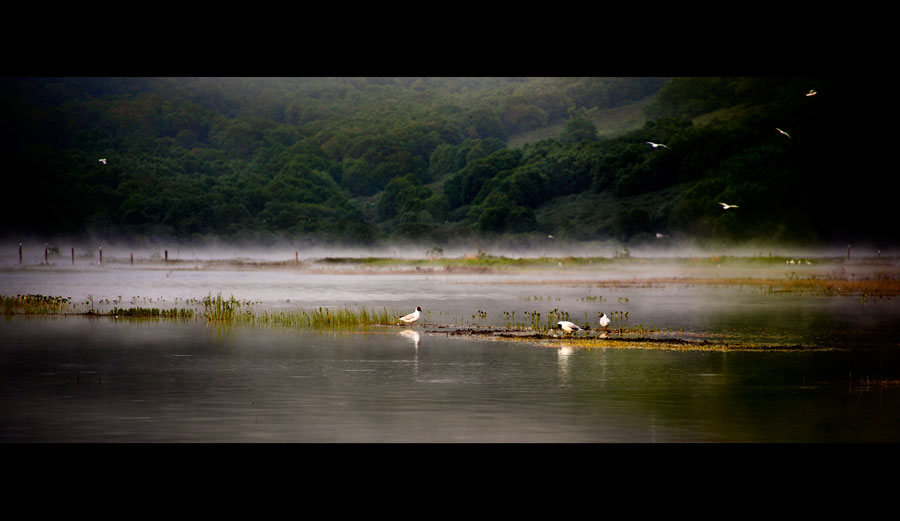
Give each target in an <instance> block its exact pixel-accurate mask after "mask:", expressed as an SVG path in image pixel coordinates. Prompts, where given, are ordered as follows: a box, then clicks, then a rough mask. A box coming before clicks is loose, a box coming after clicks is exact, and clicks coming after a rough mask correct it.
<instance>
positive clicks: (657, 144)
mask: <svg viewBox="0 0 900 521" xmlns="http://www.w3.org/2000/svg"><path fill="white" fill-rule="evenodd" d="M644 143H647V144H648V145H650V146H651V147H653V148H657V147H663V148H669V147H667V146H666V145H663V144H662V143H654V142H652V141H644Z"/></svg>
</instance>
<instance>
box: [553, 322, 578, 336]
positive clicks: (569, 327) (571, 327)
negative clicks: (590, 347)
mask: <svg viewBox="0 0 900 521" xmlns="http://www.w3.org/2000/svg"><path fill="white" fill-rule="evenodd" d="M556 325H558V326H559V327H560V328H562V330H563V331H565V332H566V333H571V332H573V331H581V328H580V327H578V326H576V325H575V324H573V323H572V322H569V321H568V320H560V321H559V322H557V323H556Z"/></svg>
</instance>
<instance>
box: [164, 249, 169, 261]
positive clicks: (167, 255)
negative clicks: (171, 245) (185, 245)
mask: <svg viewBox="0 0 900 521" xmlns="http://www.w3.org/2000/svg"><path fill="white" fill-rule="evenodd" d="M165 253H166V262H169V250H165Z"/></svg>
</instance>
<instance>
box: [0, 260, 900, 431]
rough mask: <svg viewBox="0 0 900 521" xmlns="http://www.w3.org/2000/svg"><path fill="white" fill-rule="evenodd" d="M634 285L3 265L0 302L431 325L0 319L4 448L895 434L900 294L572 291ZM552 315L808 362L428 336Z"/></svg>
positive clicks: (899, 425) (572, 275) (575, 278)
mask: <svg viewBox="0 0 900 521" xmlns="http://www.w3.org/2000/svg"><path fill="white" fill-rule="evenodd" d="M629 276H633V274H623V273H615V272H610V271H600V270H598V271H591V270H581V271H571V270H561V271H559V272H540V273H523V272H510V273H499V274H498V273H485V274H472V273H465V274H448V273H436V272H425V273H415V272H403V273H399V272H396V273H395V272H391V271H390V270H388V271H384V272H378V273H372V272H363V273H354V272H339V271H336V270H321V271H316V270H310V269H306V270H296V271H292V270H287V269H272V270H262V269H254V270H237V269H220V270H204V269H196V270H194V269H185V270H178V269H159V268H158V267H157V268H137V267H135V268H131V267H125V266H120V267H108V268H106V267H104V268H100V267H96V268H88V267H83V266H82V267H75V268H67V267H59V268H56V267H53V268H34V269H13V268H10V269H6V270H3V271H0V294H4V295H11V294H16V293H39V294H45V295H62V296H71V297H72V298H73V301H75V302H79V303H84V302H88V303H90V302H93V304H88V306H89V305H93V306H95V308H96V309H111V308H112V304H107V303H106V302H105V300H106V299H109V300H111V301H112V300H117V299H121V301H122V302H120V304H119V307H129V306H145V307H146V306H155V307H170V306H172V305H179V306H180V305H181V303H182V302H183V301H184V300H185V299H191V298H201V297H203V296H206V295H207V294H210V293H211V294H213V295H216V294H217V293H219V292H221V293H222V294H223V295H224V296H226V297H227V296H229V295H234V296H235V297H236V298H240V299H245V300H251V301H253V302H254V304H253V306H254V307H256V308H257V309H271V310H278V309H297V308H303V307H317V306H331V305H339V306H352V307H356V306H361V307H368V308H380V307H387V308H389V309H397V310H398V311H399V312H402V313H407V312H409V311H412V309H413V308H414V307H415V306H416V305H419V306H422V308H423V310H425V311H426V315H425V317H424V319H423V320H424V324H417V325H416V326H415V327H413V328H409V330H404V329H403V328H397V327H394V328H391V327H384V328H372V329H370V330H368V331H366V332H316V331H307V330H301V329H296V328H282V327H277V326H262V325H260V326H236V327H222V326H208V325H207V324H206V323H205V322H204V321H202V320H188V321H174V320H146V319H145V320H122V319H119V320H116V319H112V318H105V317H104V318H86V317H82V316H51V317H23V316H14V317H7V318H4V319H3V320H2V321H0V339H2V348H0V371H2V374H3V379H2V385H0V410H2V412H3V414H2V419H0V441H5V442H451V443H452V442H461V443H465V442H642V443H643V442H647V443H650V442H894V441H896V440H898V439H900V438H898V435H900V407H898V405H900V403H898V401H900V388H898V387H897V386H896V385H893V386H892V385H878V384H877V382H879V381H884V380H888V379H897V378H898V376H900V360H898V356H897V353H896V351H897V346H898V340H900V326H898V324H900V320H898V318H900V309H898V305H897V303H896V302H895V301H894V300H893V299H871V298H869V299H861V298H860V297H836V296H815V295H798V294H773V293H770V292H767V291H764V290H761V289H759V288H749V287H745V288H727V287H719V286H692V287H677V286H657V287H606V286H596V285H594V286H592V285H590V284H588V283H585V281H586V280H590V279H591V278H594V279H597V280H600V279H609V278H626V277H629ZM91 299H92V300H91ZM176 299H179V301H178V302H176ZM551 309H561V310H565V311H567V312H568V313H569V314H570V317H571V318H573V319H574V321H576V322H582V321H583V320H582V319H581V317H584V318H585V319H586V320H588V321H595V320H596V313H597V311H601V310H602V311H605V312H607V313H610V312H612V311H622V312H624V311H627V312H628V313H629V315H628V324H631V325H634V324H643V325H646V326H647V327H657V328H664V329H666V330H669V331H670V333H669V335H670V336H671V337H690V338H706V339H710V340H711V341H714V342H716V341H731V340H734V341H742V342H758V343H764V344H771V345H801V346H806V347H807V349H800V350H792V351H784V352H781V351H764V352H743V351H740V352H739V351H727V352H721V351H673V350H659V349H622V348H557V347H547V346H546V345H543V344H539V343H529V342H510V341H502V340H488V339H479V338H469V337H453V336H447V335H442V334H435V331H436V328H437V326H439V325H454V324H455V325H462V326H467V327H469V326H473V325H493V326H503V325H505V324H506V323H507V322H508V320H509V319H508V318H507V317H508V315H505V313H510V312H512V311H515V312H516V319H517V320H521V319H520V317H522V314H524V313H525V312H526V311H530V310H535V311H539V312H542V313H546V312H547V311H549V310H551ZM481 310H483V311H484V312H485V313H486V317H484V316H480V315H478V314H477V313H476V311H481ZM473 315H474V316H473ZM623 320H624V319H623ZM410 330H411V331H410ZM413 332H415V333H413ZM811 347H837V348H840V349H837V350H823V349H810V348H811ZM865 378H871V382H870V383H869V384H868V385H867V384H866V381H865ZM861 379H862V380H861Z"/></svg>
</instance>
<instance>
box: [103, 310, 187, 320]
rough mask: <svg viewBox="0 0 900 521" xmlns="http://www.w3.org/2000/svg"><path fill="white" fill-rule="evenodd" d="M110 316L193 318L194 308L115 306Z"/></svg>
mask: <svg viewBox="0 0 900 521" xmlns="http://www.w3.org/2000/svg"><path fill="white" fill-rule="evenodd" d="M107 315H109V316H113V317H128V318H184V319H188V318H193V316H194V310H193V309H187V308H181V309H178V308H172V309H159V308H113V309H112V311H110V312H109V313H107Z"/></svg>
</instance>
